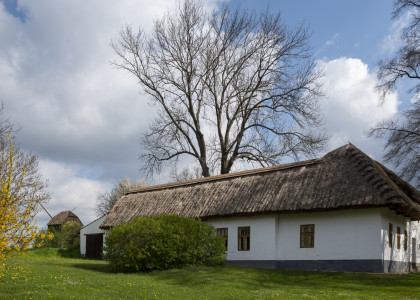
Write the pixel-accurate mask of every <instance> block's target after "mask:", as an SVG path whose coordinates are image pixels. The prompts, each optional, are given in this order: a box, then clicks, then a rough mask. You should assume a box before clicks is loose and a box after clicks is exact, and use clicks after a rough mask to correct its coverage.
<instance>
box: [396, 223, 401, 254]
mask: <svg viewBox="0 0 420 300" xmlns="http://www.w3.org/2000/svg"><path fill="white" fill-rule="evenodd" d="M397 249H398V250H400V249H401V228H400V227H399V226H398V227H397Z"/></svg>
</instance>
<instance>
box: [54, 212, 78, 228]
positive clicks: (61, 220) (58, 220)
mask: <svg viewBox="0 0 420 300" xmlns="http://www.w3.org/2000/svg"><path fill="white" fill-rule="evenodd" d="M67 222H77V223H80V224H81V225H83V224H82V222H81V221H80V219H79V217H78V216H76V215H75V214H74V213H73V212H71V211H70V210H65V211H62V212H60V213H58V214H57V215H55V216H54V217H53V218H52V219H51V220H50V221H49V222H48V223H47V225H48V226H55V225H64V224H65V223H67Z"/></svg>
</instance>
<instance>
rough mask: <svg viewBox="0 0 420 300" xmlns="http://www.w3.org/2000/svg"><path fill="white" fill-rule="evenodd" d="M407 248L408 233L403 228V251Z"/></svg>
mask: <svg viewBox="0 0 420 300" xmlns="http://www.w3.org/2000/svg"><path fill="white" fill-rule="evenodd" d="M407 248H408V235H407V230H404V251H407Z"/></svg>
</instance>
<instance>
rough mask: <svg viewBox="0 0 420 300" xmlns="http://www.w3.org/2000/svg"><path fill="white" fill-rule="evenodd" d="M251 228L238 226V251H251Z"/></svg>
mask: <svg viewBox="0 0 420 300" xmlns="http://www.w3.org/2000/svg"><path fill="white" fill-rule="evenodd" d="M250 239H251V228H250V227H249V226H247V227H238V251H249V249H250V245H251V240H250Z"/></svg>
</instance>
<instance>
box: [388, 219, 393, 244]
mask: <svg viewBox="0 0 420 300" xmlns="http://www.w3.org/2000/svg"><path fill="white" fill-rule="evenodd" d="M388 244H389V248H392V224H391V223H389V229H388Z"/></svg>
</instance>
